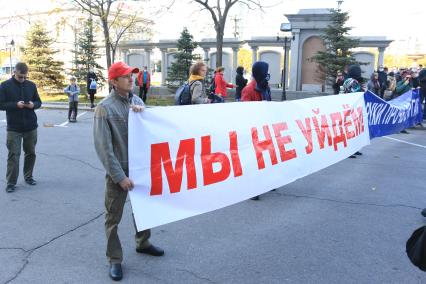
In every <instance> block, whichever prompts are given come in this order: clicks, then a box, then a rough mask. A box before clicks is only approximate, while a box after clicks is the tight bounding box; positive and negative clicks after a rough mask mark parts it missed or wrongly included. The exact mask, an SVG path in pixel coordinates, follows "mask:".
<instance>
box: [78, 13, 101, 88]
mask: <svg viewBox="0 0 426 284" xmlns="http://www.w3.org/2000/svg"><path fill="white" fill-rule="evenodd" d="M72 52H73V54H74V59H73V65H74V68H73V70H72V72H73V75H74V76H75V77H76V78H77V82H78V84H79V85H80V86H82V88H81V91H82V93H84V92H85V91H86V89H87V88H86V87H87V86H86V84H87V73H88V72H89V69H90V67H92V68H94V70H95V73H96V76H97V77H98V79H99V80H98V82H97V83H98V85H99V87H100V88H101V87H102V86H103V85H104V83H105V78H104V76H103V73H102V70H104V68H103V67H102V66H101V65H99V64H98V63H97V62H96V60H97V59H98V58H100V57H101V55H100V53H99V48H98V47H97V46H96V43H95V38H94V34H93V20H92V19H91V18H89V19H88V20H87V21H86V22H85V24H84V29H83V31H82V32H81V33H79V34H78V35H77V42H76V45H75V50H73V51H72Z"/></svg>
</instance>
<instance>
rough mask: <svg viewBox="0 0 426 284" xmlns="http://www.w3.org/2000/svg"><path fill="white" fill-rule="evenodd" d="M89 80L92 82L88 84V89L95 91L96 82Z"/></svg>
mask: <svg viewBox="0 0 426 284" xmlns="http://www.w3.org/2000/svg"><path fill="white" fill-rule="evenodd" d="M91 80H92V82H90V86H89V89H90V90H96V86H97V83H96V80H95V79H93V78H91Z"/></svg>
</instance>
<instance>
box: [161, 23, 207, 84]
mask: <svg viewBox="0 0 426 284" xmlns="http://www.w3.org/2000/svg"><path fill="white" fill-rule="evenodd" d="M197 46H198V44H197V43H196V42H194V41H193V36H192V35H191V34H190V33H189V31H188V29H187V28H184V29H183V31H182V32H181V34H180V38H179V39H178V42H177V48H178V52H177V53H176V54H175V59H176V60H175V61H174V62H173V63H172V64H171V65H170V67H169V70H168V76H167V80H166V83H167V86H168V87H170V88H176V87H178V86H180V85H182V84H183V83H184V82H185V81H187V80H188V76H189V68H190V67H191V65H192V63H193V62H194V61H196V60H199V59H200V56H199V55H194V54H192V53H193V51H194V49H195V48H196V47H197Z"/></svg>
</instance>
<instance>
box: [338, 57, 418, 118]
mask: <svg viewBox="0 0 426 284" xmlns="http://www.w3.org/2000/svg"><path fill="white" fill-rule="evenodd" d="M353 66H356V65H351V66H348V67H347V68H345V70H343V71H340V70H339V71H338V72H337V73H336V79H335V82H334V84H333V90H334V93H335V94H339V93H348V92H351V91H367V90H368V91H370V92H372V93H374V94H375V95H377V96H379V97H380V98H382V99H384V100H391V99H394V98H396V97H398V96H400V95H402V94H404V93H406V92H407V91H409V90H412V89H417V88H419V89H420V96H421V103H423V102H424V100H425V97H426V95H425V94H426V68H424V67H423V65H421V64H420V65H419V66H418V67H412V68H403V67H401V68H394V69H393V71H389V69H388V68H387V67H383V66H379V68H378V70H377V71H374V72H373V73H372V74H370V77H369V79H368V80H365V79H364V78H363V76H362V75H361V72H360V70H361V69H360V68H359V70H357V73H356V74H352V75H351V74H350V72H349V68H351V67H352V68H354V67H353ZM357 66H359V65H357ZM354 76H355V77H354ZM348 79H355V80H356V82H357V83H358V84H357V88H358V89H357V90H354V89H353V88H352V89H351V90H349V89H348V88H345V86H344V83H345V82H346V86H347V87H348V86H350V85H351V84H350V83H349V81H347V80H348ZM352 83H353V82H352ZM423 113H424V114H425V112H423ZM425 118H426V116H425Z"/></svg>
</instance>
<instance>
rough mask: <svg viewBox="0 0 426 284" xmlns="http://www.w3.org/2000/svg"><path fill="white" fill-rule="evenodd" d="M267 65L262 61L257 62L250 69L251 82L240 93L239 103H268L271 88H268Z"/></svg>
mask: <svg viewBox="0 0 426 284" xmlns="http://www.w3.org/2000/svg"><path fill="white" fill-rule="evenodd" d="M268 68H269V65H268V63H266V62H263V61H257V62H255V63H254V64H253V67H252V73H251V74H252V77H253V79H254V80H252V81H251V82H250V83H249V84H248V85H247V86H246V87H245V88H244V89H243V91H242V97H241V101H243V102H248V101H270V100H271V88H269V83H268V81H269V78H270V76H269V73H268Z"/></svg>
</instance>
